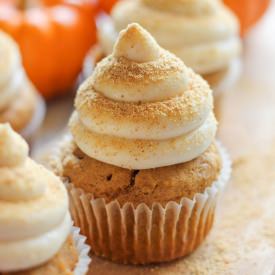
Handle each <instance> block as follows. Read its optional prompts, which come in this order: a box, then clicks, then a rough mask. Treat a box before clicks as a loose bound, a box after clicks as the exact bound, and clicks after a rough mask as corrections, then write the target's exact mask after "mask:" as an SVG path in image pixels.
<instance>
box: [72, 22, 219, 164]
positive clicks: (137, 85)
mask: <svg viewBox="0 0 275 275" xmlns="http://www.w3.org/2000/svg"><path fill="white" fill-rule="evenodd" d="M162 86H163V87H162ZM212 100H213V99H212V91H211V90H210V89H209V86H208V85H207V83H206V82H205V81H204V80H202V78H201V77H199V76H198V75H196V74H195V73H194V72H193V71H192V70H190V69H187V68H186V67H185V65H184V64H183V62H182V61H181V60H180V59H178V58H177V57H175V56H174V55H173V54H171V53H169V52H167V51H165V50H164V49H162V48H160V47H159V46H158V44H157V43H156V41H155V40H154V39H153V38H152V37H151V35H150V34H149V33H148V32H147V31H145V30H144V29H143V28H141V27H140V26H139V25H138V24H131V25H129V26H128V28H127V29H126V30H125V31H122V32H121V34H120V35H119V38H118V41H117V43H116V44H115V47H114V52H113V54H112V55H110V56H108V57H106V58H105V59H104V60H103V61H102V62H100V63H99V64H98V66H97V67H96V69H95V72H94V74H93V76H91V78H90V79H88V80H87V81H86V82H85V83H84V84H83V85H82V86H81V87H80V89H79V91H78V93H77V96H76V100H75V106H76V112H75V113H74V114H73V115H72V117H71V120H70V128H71V132H72V134H73V136H74V139H75V142H76V143H77V145H78V146H79V147H80V148H81V149H82V150H83V152H84V153H86V154H87V155H89V156H90V157H92V158H95V159H97V160H100V161H103V162H105V163H109V164H113V165H116V166H120V167H123V168H128V169H149V168H156V167H161V166H167V165H172V164H177V163H181V162H185V161H189V160H192V159H194V158H196V157H197V156H199V155H200V154H201V153H203V152H204V151H205V150H206V149H207V148H208V146H209V145H210V144H211V143H212V141H213V139H214V137H215V133H216V120H215V117H214V115H213V112H212V108H213V102H212Z"/></svg>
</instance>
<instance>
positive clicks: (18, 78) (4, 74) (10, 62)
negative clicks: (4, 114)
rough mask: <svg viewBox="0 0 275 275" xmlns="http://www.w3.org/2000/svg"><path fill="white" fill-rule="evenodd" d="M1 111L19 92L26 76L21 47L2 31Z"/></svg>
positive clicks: (0, 38) (0, 36)
mask: <svg viewBox="0 0 275 275" xmlns="http://www.w3.org/2000/svg"><path fill="white" fill-rule="evenodd" d="M0 56H1V59H0V111H1V110H4V109H5V108H6V107H7V106H8V105H9V104H10V103H11V102H12V101H13V100H14V99H15V98H16V95H17V94H18V92H19V89H18V88H19V87H20V85H21V83H22V79H23V78H24V77H25V73H24V70H23V67H22V65H21V57H20V53H19V48H18V46H17V45H16V43H15V42H14V41H13V40H12V39H11V38H10V37H9V36H8V35H6V34H5V33H3V32H1V31H0Z"/></svg>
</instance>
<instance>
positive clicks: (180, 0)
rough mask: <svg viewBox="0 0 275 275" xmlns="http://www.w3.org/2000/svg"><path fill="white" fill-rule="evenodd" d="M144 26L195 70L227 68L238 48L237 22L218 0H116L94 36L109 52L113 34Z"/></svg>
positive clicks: (237, 53)
mask: <svg viewBox="0 0 275 275" xmlns="http://www.w3.org/2000/svg"><path fill="white" fill-rule="evenodd" d="M131 22H137V23H139V24H141V25H142V26H143V27H144V28H146V29H147V30H148V31H149V32H150V33H152V34H153V36H154V37H155V38H156V40H157V41H158V43H159V44H160V45H161V46H162V47H164V48H165V49H167V50H169V51H171V52H173V53H174V54H175V55H177V56H178V57H180V58H181V59H182V60H183V61H184V62H185V63H186V64H187V65H188V66H189V67H191V68H192V69H194V70H195V71H196V72H197V73H200V74H208V73H212V72H215V71H217V70H220V69H224V68H225V67H227V66H228V65H229V64H230V62H231V61H232V60H234V59H235V58H237V57H238V55H239V53H240V49H241V43H240V39H239V35H238V33H239V24H238V21H237V19H236V17H235V16H234V15H233V13H232V12H231V11H230V10H229V9H228V8H227V7H226V6H225V5H224V4H223V3H222V1H220V0H172V1H166V0H133V1H119V2H118V3H117V4H116V6H115V7H114V9H113V11H112V19H111V20H102V21H101V23H102V24H99V30H98V37H99V41H100V44H101V46H102V48H103V50H104V52H105V53H106V54H110V53H111V51H112V47H113V45H114V43H115V39H116V37H117V33H118V32H119V31H120V30H122V29H124V28H125V27H126V26H127V25H128V24H129V23H131Z"/></svg>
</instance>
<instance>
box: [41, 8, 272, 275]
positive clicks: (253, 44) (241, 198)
mask: <svg viewBox="0 0 275 275" xmlns="http://www.w3.org/2000/svg"><path fill="white" fill-rule="evenodd" d="M243 63H244V67H243V74H242V77H241V79H240V81H239V82H238V83H237V85H236V87H234V89H231V90H230V91H226V93H224V95H222V96H221V97H220V98H219V99H218V100H217V102H216V106H217V108H216V112H217V115H218V118H219V121H220V127H219V138H220V139H221V140H222V141H223V143H224V144H225V145H226V146H227V148H228V149H229V152H230V154H231V156H232V159H233V161H234V165H233V168H234V169H233V177H232V180H231V182H230V185H229V187H228V189H227V190H226V192H225V194H224V197H223V199H222V201H221V205H220V209H219V213H218V217H217V219H216V223H215V226H214V228H213V230H212V232H211V234H210V236H209V237H208V238H207V240H206V241H205V242H204V244H203V245H202V246H201V247H200V248H199V249H198V250H197V251H196V252H195V253H194V254H192V255H191V256H190V257H188V258H185V259H182V260H179V261H176V262H172V263H169V264H164V265H158V266H147V267H134V266H125V265H117V264H113V263H111V262H108V261H105V260H102V259H99V258H97V257H95V256H93V261H92V264H91V269H90V270H91V271H90V273H89V274H90V275H92V274H94V275H101V274H102V275H103V274H104V275H105V274H106V275H108V274H111V275H126V274H131V275H139V274H151V275H168V274H169V275H170V274H175V275H180V274H191V275H192V274H199V275H201V274H209V275H213V274H217V275H218V274H238V275H239V274H240V275H246V274H247V275H254V274H255V275H270V274H272V270H273V269H274V265H275V222H274V218H275V207H274V204H275V169H274V166H275V5H274V4H273V5H272V8H270V10H269V12H268V14H267V15H266V16H265V18H264V19H263V20H262V21H261V22H260V23H259V24H258V25H257V26H256V27H255V28H254V30H253V31H251V33H250V34H249V35H248V36H247V38H246V39H245V41H244V56H243ZM70 102H71V100H68V103H67V105H66V106H67V107H65V108H64V110H66V113H64V111H62V112H61V113H62V114H63V117H62V116H59V115H56V112H57V111H56V110H55V111H54V112H51V113H52V117H51V118H48V120H47V124H48V126H49V124H51V123H52V122H53V121H56V119H60V122H59V123H60V124H62V123H64V121H66V120H67V115H68V113H69V111H70V107H69V106H70ZM58 106H59V105H55V107H54V106H53V107H52V108H57V110H59V111H60V107H58ZM58 127H59V128H60V126H58ZM58 127H56V129H57V128H58ZM53 132H54V133H56V132H55V129H54V130H53ZM45 134H46V131H45V130H44V132H43V135H44V140H43V142H45ZM43 135H41V134H40V137H41V136H43ZM51 135H52V133H51ZM47 139H48V138H47ZM40 148H41V139H39V141H38V142H37V143H36V149H40Z"/></svg>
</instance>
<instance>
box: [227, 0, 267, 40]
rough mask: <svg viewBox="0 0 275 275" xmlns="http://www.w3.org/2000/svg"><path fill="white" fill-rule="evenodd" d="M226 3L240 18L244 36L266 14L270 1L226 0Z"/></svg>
mask: <svg viewBox="0 0 275 275" xmlns="http://www.w3.org/2000/svg"><path fill="white" fill-rule="evenodd" d="M224 3H225V4H226V5H227V6H228V7H229V8H231V9H232V10H233V11H234V12H235V14H236V15H237V16H238V18H239V20H240V24H241V35H244V34H245V33H246V32H247V31H248V30H249V29H250V27H252V26H253V25H254V24H255V23H256V22H257V21H258V20H259V19H260V18H261V16H262V15H263V14H264V12H265V11H266V9H267V7H268V5H269V3H270V0H243V1H238V0H224Z"/></svg>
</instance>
